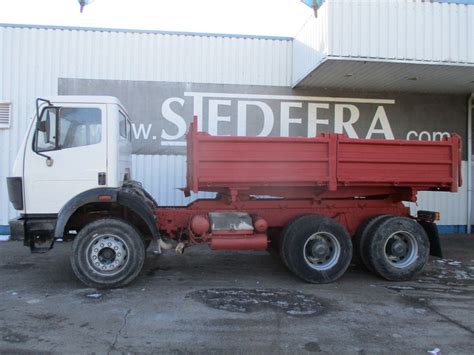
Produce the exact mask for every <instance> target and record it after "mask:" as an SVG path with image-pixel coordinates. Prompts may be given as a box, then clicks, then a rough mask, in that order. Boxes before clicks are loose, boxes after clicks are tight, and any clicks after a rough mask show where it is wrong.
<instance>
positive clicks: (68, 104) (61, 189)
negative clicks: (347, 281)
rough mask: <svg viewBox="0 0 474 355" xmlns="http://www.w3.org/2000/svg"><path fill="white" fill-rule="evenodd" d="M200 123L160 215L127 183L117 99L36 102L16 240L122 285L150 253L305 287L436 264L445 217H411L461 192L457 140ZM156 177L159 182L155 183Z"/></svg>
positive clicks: (86, 277)
mask: <svg viewBox="0 0 474 355" xmlns="http://www.w3.org/2000/svg"><path fill="white" fill-rule="evenodd" d="M197 120H198V118H196V117H195V118H194V120H193V122H192V124H191V125H190V127H189V130H188V132H187V136H186V143H187V145H186V150H187V163H186V164H187V176H186V186H184V187H181V186H180V187H181V188H182V190H183V193H184V194H185V195H186V196H189V195H190V194H191V193H196V192H199V191H208V192H214V193H215V197H214V198H206V199H197V200H195V201H194V202H192V203H190V204H189V205H187V206H183V207H173V206H159V205H158V204H157V202H156V200H155V199H154V198H153V196H151V195H150V194H149V193H148V192H147V191H146V190H145V189H144V188H143V186H142V184H140V183H139V182H137V181H134V180H133V176H132V128H131V127H132V126H131V119H130V117H129V115H128V113H127V111H126V109H125V108H124V107H123V105H122V104H121V103H120V101H119V100H118V99H117V98H115V97H108V96H57V97H51V98H48V99H37V101H36V116H35V117H34V118H33V119H32V122H31V124H30V126H29V129H28V132H27V134H26V136H25V139H24V141H23V143H22V145H21V147H20V149H19V152H18V155H17V157H16V160H15V163H14V166H13V174H12V176H11V177H8V178H7V187H8V193H9V199H10V201H11V203H12V204H13V207H14V208H15V209H16V210H18V212H19V216H18V217H17V218H15V219H13V220H11V221H10V222H9V225H10V229H11V236H12V238H13V239H22V240H23V241H24V245H25V246H28V247H29V248H30V249H31V251H32V252H33V253H39V252H45V251H48V250H50V249H52V248H53V245H54V242H55V241H57V240H63V241H72V252H71V265H72V269H73V270H74V273H75V275H76V276H77V277H78V278H79V279H80V280H81V281H82V282H83V283H85V284H86V285H88V286H90V287H95V288H113V287H123V286H125V285H127V284H129V283H130V282H132V281H133V280H134V279H135V278H136V277H137V276H138V275H139V273H140V271H141V269H142V267H143V263H144V260H145V256H146V250H147V248H148V247H149V245H150V244H151V243H152V242H155V243H153V245H156V248H157V249H158V250H157V251H161V249H171V248H174V249H175V250H176V253H177V254H182V253H183V252H184V251H185V249H186V248H188V247H191V246H194V245H199V244H207V245H208V246H209V247H210V248H211V249H212V250H217V251H218V250H269V251H271V252H272V253H273V254H275V255H278V256H279V257H280V258H281V260H282V261H283V263H284V264H285V265H286V267H287V268H288V270H289V271H291V272H292V273H293V274H294V275H296V276H297V277H299V278H300V279H302V280H304V281H306V282H309V283H327V282H332V281H335V280H337V279H338V278H339V277H341V276H342V275H343V274H344V273H345V271H346V270H347V268H348V266H349V264H350V263H351V260H352V259H355V260H358V261H360V262H361V263H362V264H363V265H365V267H366V268H367V269H368V270H369V271H371V272H373V273H375V274H377V275H380V276H381V277H383V278H385V279H387V280H393V281H404V280H410V279H412V278H413V277H414V276H415V275H416V274H417V273H419V272H420V271H421V270H422V269H423V267H424V266H425V264H426V263H427V261H428V258H429V255H430V254H431V255H435V256H441V247H440V242H439V235H438V230H437V227H436V220H438V219H439V213H437V212H433V211H417V213H416V215H411V214H410V208H409V207H407V205H406V204H405V203H406V202H415V201H416V199H417V193H418V192H419V191H451V192H456V191H457V189H458V187H459V186H461V184H462V180H461V172H460V169H461V139H460V137H459V136H458V135H457V134H451V136H450V137H445V138H444V139H443V140H442V141H438V142H429V141H404V140H376V139H372V140H365V139H351V138H348V137H346V136H344V135H342V134H334V133H322V134H320V135H319V136H317V137H310V138H308V137H241V136H238V137H232V136H210V135H209V134H207V133H205V132H200V131H198V124H197V123H198V122H197ZM156 178H157V179H159V176H157V177H156Z"/></svg>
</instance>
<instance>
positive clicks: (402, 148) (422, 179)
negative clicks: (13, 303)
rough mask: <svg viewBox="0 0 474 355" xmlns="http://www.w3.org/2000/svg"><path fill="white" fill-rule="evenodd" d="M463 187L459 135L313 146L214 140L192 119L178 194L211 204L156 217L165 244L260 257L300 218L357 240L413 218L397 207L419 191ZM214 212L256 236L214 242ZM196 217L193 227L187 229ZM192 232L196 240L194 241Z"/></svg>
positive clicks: (331, 137) (309, 142) (303, 141)
mask: <svg viewBox="0 0 474 355" xmlns="http://www.w3.org/2000/svg"><path fill="white" fill-rule="evenodd" d="M461 183H462V181H461V139H460V137H459V136H458V135H456V134H453V135H451V137H450V138H446V139H444V140H443V141H439V142H427V141H405V140H365V139H350V138H347V137H345V136H344V135H340V134H331V133H324V134H321V135H320V136H318V137H315V138H284V137H216V136H210V135H209V134H207V133H203V132H198V131H197V121H196V118H195V119H194V122H193V124H192V125H191V127H190V130H189V132H188V135H187V186H186V188H184V189H183V190H184V192H185V194H187V195H189V194H190V193H191V192H195V193H196V192H198V191H212V192H216V193H217V196H216V198H215V199H200V200H197V201H195V202H193V203H191V204H189V205H188V206H185V207H159V208H157V210H156V215H157V221H158V222H157V223H158V226H159V229H160V231H161V232H162V233H163V234H165V235H168V236H169V237H171V238H175V239H180V240H181V236H183V235H185V236H189V238H188V239H187V240H188V241H187V243H188V244H194V243H200V242H207V243H209V245H210V246H211V247H214V248H216V249H222V248H227V247H229V248H234V249H245V248H249V249H255V248H256V247H257V246H258V248H259V249H264V248H266V242H265V238H264V237H263V236H264V235H266V234H265V233H266V232H265V229H266V228H268V230H271V231H273V232H274V231H277V234H278V231H279V230H281V228H283V227H284V226H285V225H287V224H288V222H289V221H291V220H292V219H294V218H296V217H298V216H301V215H306V214H320V215H324V216H327V217H330V218H333V219H335V220H337V221H338V222H339V223H341V224H342V225H343V226H344V227H345V228H346V229H347V230H348V231H349V233H350V234H351V235H354V234H355V232H356V230H357V228H358V226H359V225H360V224H361V223H362V222H363V221H364V220H366V219H367V218H369V217H371V216H375V215H380V214H389V215H395V216H406V217H409V216H410V210H409V208H408V207H406V206H405V205H404V204H403V201H412V202H413V201H416V195H417V192H418V191H452V192H455V191H457V189H458V186H460V185H461ZM262 196H266V197H262ZM215 212H219V213H221V214H222V213H224V214H225V213H233V214H234V215H235V214H236V213H237V214H238V213H240V212H242V213H245V214H246V215H248V216H251V218H252V220H253V222H252V223H253V231H240V232H238V233H237V232H235V233H234V232H233V231H226V232H224V231H222V230H221V231H219V232H216V231H215V230H213V229H212V228H213V227H212V221H211V219H212V217H213V214H214V213H215ZM214 215H215V214H214ZM195 216H199V218H196V219H194V220H193V217H195ZM192 221H193V223H192ZM198 222H199V223H198ZM191 225H194V226H197V227H195V230H196V231H199V233H194V234H193V231H192V227H191ZM208 225H209V226H210V228H209V230H208V232H205V233H202V231H203V229H206V228H207V226H208ZM200 233H201V234H200ZM196 234H200V235H196ZM233 234H238V235H236V236H233ZM218 238H221V239H222V240H220V239H219V240H217V239H218ZM232 238H234V239H232Z"/></svg>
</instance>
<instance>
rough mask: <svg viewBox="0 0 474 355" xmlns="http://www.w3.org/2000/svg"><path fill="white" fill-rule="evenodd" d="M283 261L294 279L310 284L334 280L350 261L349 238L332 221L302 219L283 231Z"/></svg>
mask: <svg viewBox="0 0 474 355" xmlns="http://www.w3.org/2000/svg"><path fill="white" fill-rule="evenodd" d="M281 254H282V259H283V261H284V262H285V264H286V265H287V266H288V269H289V270H290V271H292V272H293V273H294V274H295V275H296V276H298V277H299V278H301V279H303V280H304V281H306V282H310V283H328V282H332V281H335V280H337V279H338V278H339V277H341V276H342V274H344V272H345V271H346V270H347V268H348V267H349V264H350V262H351V258H352V242H351V237H350V236H349V234H348V233H347V231H346V230H345V228H344V227H343V226H342V225H340V224H339V223H337V222H336V221H335V220H333V219H331V218H327V217H324V216H320V215H305V216H301V217H299V218H297V219H295V220H293V221H292V222H290V223H289V224H288V225H287V227H285V230H284V234H283V240H282V250H281Z"/></svg>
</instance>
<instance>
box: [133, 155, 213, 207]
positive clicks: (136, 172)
mask: <svg viewBox="0 0 474 355" xmlns="http://www.w3.org/2000/svg"><path fill="white" fill-rule="evenodd" d="M132 166H133V170H132V178H133V179H134V180H138V181H140V182H141V183H142V184H143V187H144V188H145V190H147V191H148V192H149V193H150V194H151V195H152V196H153V197H155V199H156V201H157V202H158V205H160V206H184V205H187V204H188V203H190V202H191V201H194V200H195V199H196V198H213V197H215V194H214V193H209V192H200V193H199V194H194V193H193V194H191V196H190V197H187V198H185V197H184V194H183V192H182V191H181V190H179V189H180V188H182V187H185V186H186V157H185V156H184V155H134V156H133V158H132Z"/></svg>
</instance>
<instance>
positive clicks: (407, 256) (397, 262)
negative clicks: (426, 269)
mask: <svg viewBox="0 0 474 355" xmlns="http://www.w3.org/2000/svg"><path fill="white" fill-rule="evenodd" d="M384 253H385V258H386V259H387V260H388V261H389V262H390V265H392V266H394V267H396V268H398V269H403V268H406V267H407V266H410V265H411V264H413V263H414V262H415V261H416V259H417V257H418V243H417V242H416V238H415V237H414V236H413V235H412V234H411V233H408V232H406V231H398V232H395V233H393V234H392V235H391V236H390V237H389V238H388V239H387V241H386V242H385V245H384Z"/></svg>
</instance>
